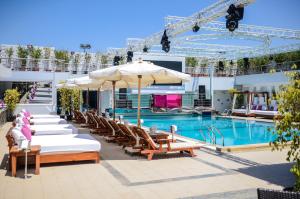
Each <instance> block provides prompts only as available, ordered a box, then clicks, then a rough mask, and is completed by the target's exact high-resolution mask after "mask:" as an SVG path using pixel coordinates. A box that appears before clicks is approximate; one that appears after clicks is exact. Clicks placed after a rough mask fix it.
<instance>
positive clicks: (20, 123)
mask: <svg viewBox="0 0 300 199" xmlns="http://www.w3.org/2000/svg"><path fill="white" fill-rule="evenodd" d="M16 123H17V124H19V125H23V124H24V122H23V118H22V117H17V118H16Z"/></svg>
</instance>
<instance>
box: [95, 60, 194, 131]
mask: <svg viewBox="0 0 300 199" xmlns="http://www.w3.org/2000/svg"><path fill="white" fill-rule="evenodd" d="M90 77H91V78H92V79H98V80H102V81H112V82H118V81H124V82H126V83H127V84H128V87H136V85H137V87H138V115H137V117H138V118H137V119H138V126H140V100H141V98H140V95H141V87H142V86H148V85H151V84H153V83H181V82H188V81H190V79H191V76H190V75H187V74H184V73H181V72H177V71H174V70H170V69H167V68H164V67H161V66H157V65H154V64H153V63H150V62H145V61H141V60H140V61H135V62H132V63H128V64H124V65H119V66H113V67H110V68H106V69H102V70H98V71H94V72H91V73H90Z"/></svg>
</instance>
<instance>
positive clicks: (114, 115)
mask: <svg viewBox="0 0 300 199" xmlns="http://www.w3.org/2000/svg"><path fill="white" fill-rule="evenodd" d="M112 86H113V120H114V121H115V120H116V99H115V92H116V81H112Z"/></svg>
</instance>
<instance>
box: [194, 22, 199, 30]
mask: <svg viewBox="0 0 300 199" xmlns="http://www.w3.org/2000/svg"><path fill="white" fill-rule="evenodd" d="M199 30H200V27H199V25H198V23H195V25H194V26H193V32H198V31H199Z"/></svg>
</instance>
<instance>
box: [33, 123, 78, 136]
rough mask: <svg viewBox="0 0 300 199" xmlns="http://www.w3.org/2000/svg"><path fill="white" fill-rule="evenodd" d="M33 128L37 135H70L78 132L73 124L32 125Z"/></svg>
mask: <svg viewBox="0 0 300 199" xmlns="http://www.w3.org/2000/svg"><path fill="white" fill-rule="evenodd" d="M30 129H31V130H34V132H35V133H34V135H35V136H42V135H43V136H44V135H69V134H77V133H78V129H77V128H76V127H74V126H73V125H72V124H54V125H53V124H44V125H31V126H30Z"/></svg>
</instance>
